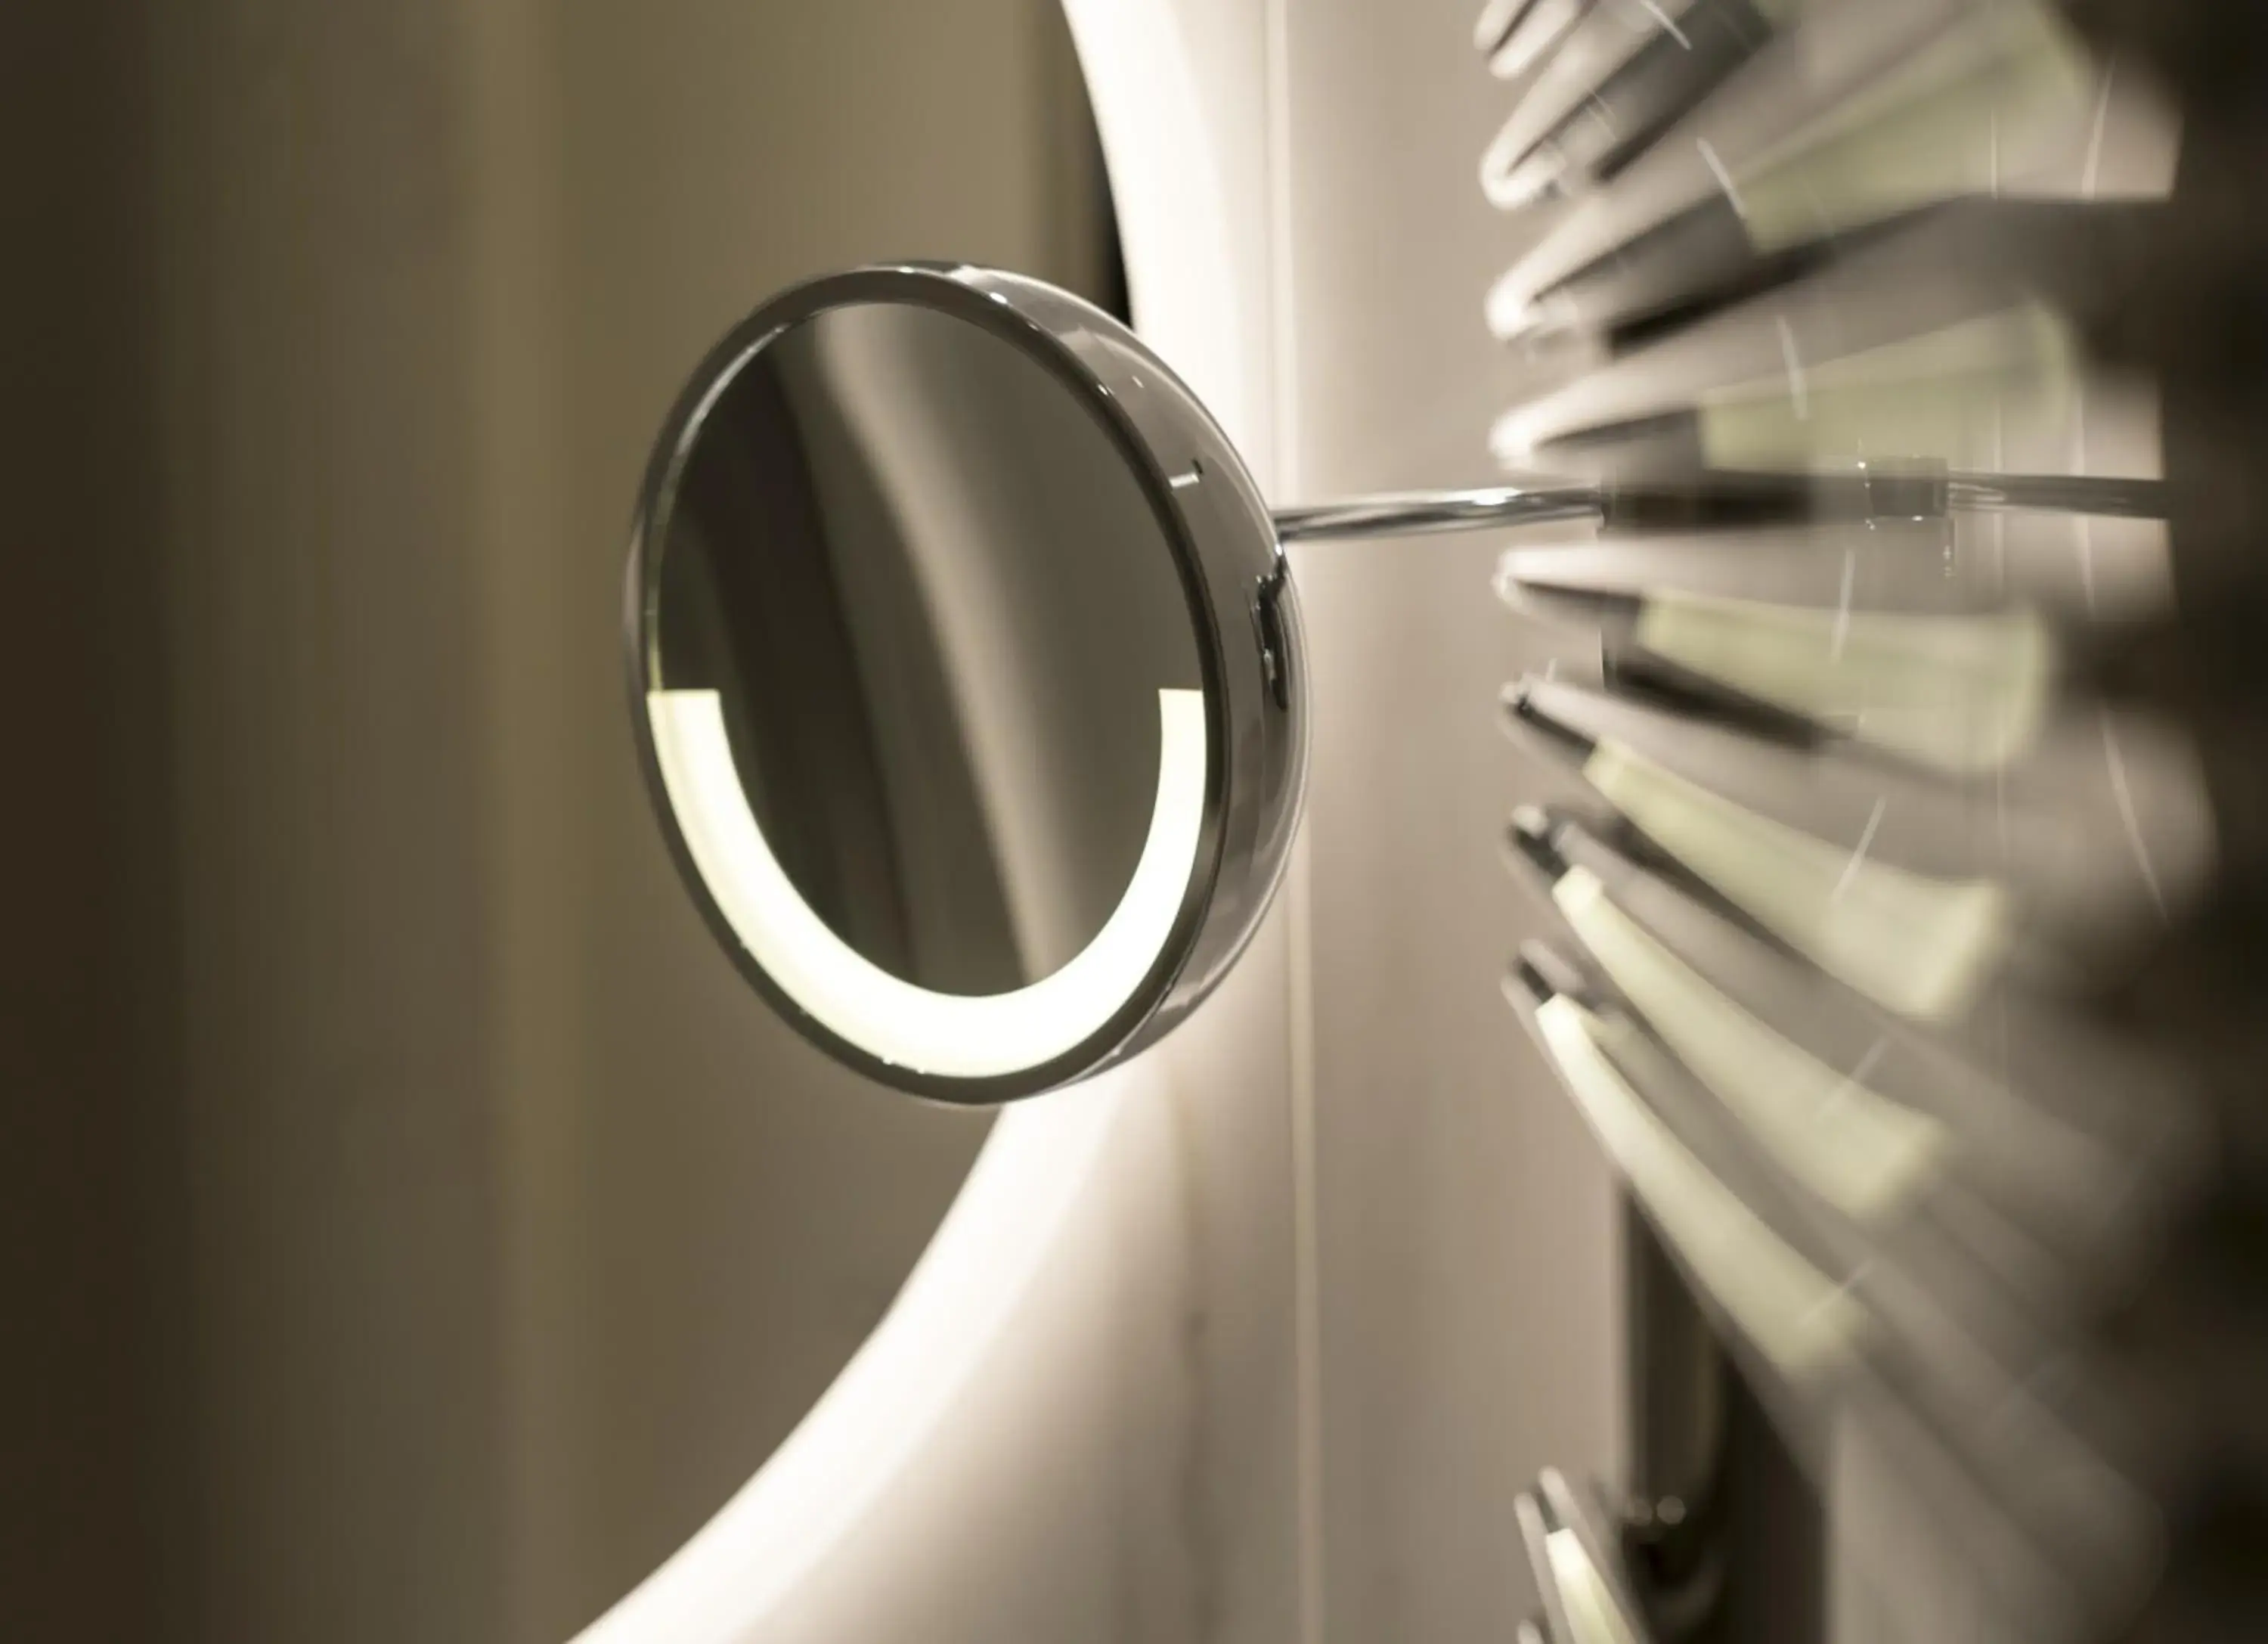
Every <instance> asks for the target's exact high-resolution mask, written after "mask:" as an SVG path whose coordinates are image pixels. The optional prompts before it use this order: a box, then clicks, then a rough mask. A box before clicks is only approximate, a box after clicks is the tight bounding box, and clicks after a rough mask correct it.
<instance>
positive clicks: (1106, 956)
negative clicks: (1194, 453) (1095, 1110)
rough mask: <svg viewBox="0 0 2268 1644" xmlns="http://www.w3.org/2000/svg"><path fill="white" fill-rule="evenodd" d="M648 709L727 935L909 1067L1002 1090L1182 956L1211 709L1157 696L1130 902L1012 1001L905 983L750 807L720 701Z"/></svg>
mask: <svg viewBox="0 0 2268 1644" xmlns="http://www.w3.org/2000/svg"><path fill="white" fill-rule="evenodd" d="M646 709H647V712H648V715H649V718H650V721H651V727H652V735H653V746H654V753H655V757H656V760H657V762H658V763H659V766H660V769H661V780H662V785H663V787H664V788H665V789H666V791H667V793H668V794H669V801H670V814H671V815H673V816H674V817H675V818H676V821H677V826H678V829H679V831H680V832H681V835H682V837H683V838H684V842H685V848H686V850H687V851H688V852H689V854H690V855H691V857H692V859H693V862H694V866H696V868H697V869H698V870H699V873H700V877H701V882H702V884H703V886H704V887H705V888H706V889H707V890H708V892H709V894H710V896H711V897H712V898H713V899H714V900H715V902H716V903H717V909H718V913H720V914H721V915H722V916H723V918H724V920H725V924H727V925H730V926H731V927H732V930H733V934H734V935H735V936H736V937H737V938H738V939H739V940H740V945H741V947H743V948H745V949H746V950H747V954H748V955H749V956H750V957H751V958H752V959H754V960H755V962H756V963H757V964H758V965H759V966H760V967H762V970H763V972H764V974H765V975H766V976H767V977H769V978H770V980H771V982H772V983H773V984H774V985H776V986H777V987H778V988H779V989H780V991H781V992H784V993H785V994H786V995H787V996H788V997H789V998H790V999H792V1000H794V1001H795V1004H796V1006H798V1007H799V1009H801V1010H802V1011H803V1012H804V1013H805V1014H807V1015H808V1016H810V1017H811V1018H812V1020H814V1021H816V1022H818V1023H819V1024H820V1025H821V1027H823V1028H827V1029H828V1031H829V1032H831V1033H834V1034H835V1035H836V1036H839V1037H840V1038H842V1039H844V1040H847V1041H849V1042H850V1043H853V1044H856V1045H859V1046H862V1047H863V1048H865V1050H866V1051H867V1052H868V1053H869V1054H871V1055H873V1056H874V1057H876V1058H880V1060H882V1061H884V1062H887V1063H888V1064H890V1065H892V1066H894V1067H898V1068H903V1069H906V1070H908V1071H909V1072H911V1073H923V1074H931V1075H935V1076H939V1077H943V1078H952V1079H997V1078H1001V1077H1003V1076H1013V1075H1015V1074H1018V1073H1023V1072H1024V1071H1026V1070H1027V1069H1029V1068H1034V1067H1041V1066H1045V1065H1048V1064H1049V1063H1052V1062H1056V1061H1057V1060H1059V1059H1061V1058H1064V1057H1065V1056H1068V1055H1070V1054H1071V1053H1072V1052H1073V1051H1077V1050H1078V1049H1079V1046H1081V1045H1082V1044H1085V1043H1086V1042H1087V1041H1088V1040H1090V1039H1092V1038H1094V1036H1096V1035H1097V1034H1099V1033H1101V1031H1102V1030H1103V1029H1104V1028H1106V1027H1108V1025H1109V1023H1110V1021H1111V1020H1112V1018H1114V1017H1115V1016H1116V1014H1118V1012H1119V1010H1120V1009H1121V1008H1122V1007H1123V1006H1124V1004H1125V1002H1126V1001H1127V1000H1128V999H1131V998H1133V997H1134V996H1135V995H1136V994H1137V993H1138V992H1139V991H1140V989H1141V986H1142V984H1143V983H1144V981H1145V980H1146V979H1147V978H1148V977H1149V974H1150V971H1151V969H1152V967H1153V966H1154V965H1155V964H1156V963H1157V962H1158V959H1159V956H1160V955H1161V954H1163V953H1164V952H1166V951H1167V945H1168V943H1169V942H1170V940H1171V939H1172V936H1173V933H1174V926H1175V921H1176V919H1177V918H1178V917H1179V915H1180V913H1181V910H1182V899H1183V896H1184V895H1185V894H1186V892H1187V888H1188V887H1189V882H1190V880H1191V878H1192V876H1193V874H1194V873H1195V871H1196V868H1197V855H1198V849H1199V846H1200V844H1201V841H1202V836H1203V833H1204V808H1205V806H1204V800H1205V778H1206V772H1207V768H1208V764H1209V761H1208V759H1207V750H1206V744H1207V741H1208V739H1207V737H1206V735H1205V724H1204V697H1203V695H1202V694H1201V693H1200V692H1197V691H1194V690H1161V691H1160V692H1159V693H1158V711H1159V721H1160V723H1159V756H1158V796H1157V802H1156V805H1155V807H1153V809H1152V812H1151V816H1150V830H1149V834H1148V836H1147V837H1146V838H1145V840H1144V842H1143V845H1142V854H1141V857H1140V859H1139V860H1138V862H1137V863H1136V864H1135V868H1134V876H1133V878H1132V879H1131V880H1130V881H1128V883H1127V886H1126V891H1125V895H1124V896H1122V897H1121V898H1120V900H1119V903H1118V906H1117V907H1116V909H1115V910H1112V912H1111V914H1110V917H1109V918H1108V919H1106V920H1105V921H1104V922H1103V925H1102V928H1101V930H1099V931H1097V932H1096V933H1094V939H1093V940H1091V941H1089V942H1088V943H1087V945H1086V947H1084V948H1082V949H1080V950H1079V953H1078V954H1076V955H1073V956H1072V957H1071V960H1070V961H1069V962H1066V963H1065V964H1064V966H1063V967H1062V969H1058V970H1057V971H1055V972H1054V973H1052V974H1051V975H1049V976H1046V977H1042V978H1041V979H1040V980H1038V981H1036V982H1034V983H1032V984H1030V985H1028V986H1026V987H1021V988H1017V989H1015V990H1013V992H1006V993H993V994H986V995H982V996H975V997H971V996H967V995H960V994H952V993H939V992H932V990H930V989H928V988H924V987H917V986H916V985H915V984H912V983H910V982H908V981H905V980H904V979H902V977H895V976H892V975H891V974H890V973H889V972H888V971H887V970H885V969H882V968H881V967H880V966H879V965H877V964H875V963H874V962H873V961H872V960H870V959H868V958H867V957H866V956H865V955H863V954H861V953H859V952H858V949H857V948H855V947H851V944H850V943H848V942H846V941H844V940H843V939H842V938H841V937H840V936H837V935H836V933H834V931H833V930H831V929H829V928H828V925H827V923H826V921H825V920H823V919H821V918H820V917H819V916H818V915H817V914H816V913H814V912H813V911H812V910H811V907H810V904H809V903H806V902H805V901H804V900H803V898H802V897H801V896H799V895H798V894H797V891H796V888H795V886H794V884H793V882H792V881H790V880H789V878H788V876H787V873H786V870H785V869H784V868H782V867H781V866H780V865H779V861H778V859H777V858H776V857H774V856H773V854H772V852H771V848H770V845H769V844H766V843H765V841H764V836H763V832H762V829H759V828H758V827H757V825H756V819H755V816H754V815H752V814H751V813H750V812H749V809H748V799H747V793H746V792H745V791H744V790H743V789H742V787H741V785H740V776H739V774H738V772H736V771H735V770H734V769H733V749H732V746H731V744H730V743H729V742H728V741H726V740H725V717H724V712H723V711H722V709H721V708H720V707H719V706H718V698H717V693H716V692H715V691H713V690H658V691H653V692H651V693H649V694H648V696H647V697H646Z"/></svg>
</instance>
